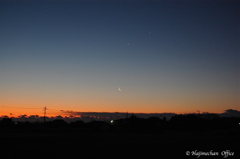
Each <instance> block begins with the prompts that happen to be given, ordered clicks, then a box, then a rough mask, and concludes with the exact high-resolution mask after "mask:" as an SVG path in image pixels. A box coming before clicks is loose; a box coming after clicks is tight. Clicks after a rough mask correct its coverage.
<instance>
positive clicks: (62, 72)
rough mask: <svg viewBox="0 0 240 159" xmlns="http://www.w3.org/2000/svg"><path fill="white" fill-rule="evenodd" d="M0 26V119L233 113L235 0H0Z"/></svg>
mask: <svg viewBox="0 0 240 159" xmlns="http://www.w3.org/2000/svg"><path fill="white" fill-rule="evenodd" d="M0 24H1V25H0V106H1V110H0V113H1V114H0V115H9V113H12V114H25V113H26V114H29V115H30V114H42V113H43V111H42V108H43V107H44V106H47V108H48V109H49V110H48V112H49V113H52V114H57V115H58V114H60V113H59V112H60V110H72V111H83V112H85V111H90V112H91V111H92V112H116V111H118V112H126V111H129V112H136V113H138V112H141V113H163V112H174V113H189V112H196V111H197V110H199V111H201V112H215V113H220V112H223V111H224V110H226V109H236V110H239V109H240V93H239V92H240V83H239V81H240V78H239V74H240V47H239V46H240V29H239V28H240V2H239V1H231V0H227V1H214V0H211V1H194V2H192V1H58V2H57V1H20V2H17V1H10V2H9V1H1V2H0ZM119 87H120V88H121V90H122V91H119V90H118V88H119ZM51 110H52V111H51Z"/></svg>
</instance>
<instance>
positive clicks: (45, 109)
mask: <svg viewBox="0 0 240 159" xmlns="http://www.w3.org/2000/svg"><path fill="white" fill-rule="evenodd" d="M43 113H44V116H43V123H45V122H46V114H47V107H46V106H45V107H44V108H43Z"/></svg>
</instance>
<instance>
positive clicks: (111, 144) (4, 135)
mask: <svg viewBox="0 0 240 159" xmlns="http://www.w3.org/2000/svg"><path fill="white" fill-rule="evenodd" d="M0 140H1V147H2V148H1V155H0V156H1V157H0V158H2V157H3V158H10V159H11V158H33V159H35V158H54V159H55V158H56V159H57V158H66V159H71V158H74V159H81V158H83V159H85V158H91V159H95V158H105V159H106V158H111V159H125V158H132V159H138V158H146V159H151V158H156V159H165V158H179V159H184V158H186V159H189V158H200V159H202V158H208V159H212V158H213V159H220V158H224V156H223V151H224V152H225V151H226V150H229V151H230V152H234V155H232V156H230V155H228V156H227V157H226V156H225V157H226V158H230V159H231V158H232V159H233V158H237V159H240V135H239V133H232V132H231V133H229V132H219V133H217V132H215V133H213V132H211V133H210V132H209V133H181V132H162V133H136V132H127V133H126V132H79V131H61V130H54V131H43V132H37V131H35V132H31V131H2V132H1V138H0ZM187 151H189V152H190V155H189V156H187V155H186V152H187ZM193 151H196V152H201V151H202V152H210V151H211V152H212V154H213V153H215V154H216V152H218V155H215V156H213V155H211V156H206V155H200V156H197V155H196V154H195V155H194V154H193ZM226 152H227V151H226Z"/></svg>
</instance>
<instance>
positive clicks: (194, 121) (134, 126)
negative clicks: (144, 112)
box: [0, 114, 240, 132]
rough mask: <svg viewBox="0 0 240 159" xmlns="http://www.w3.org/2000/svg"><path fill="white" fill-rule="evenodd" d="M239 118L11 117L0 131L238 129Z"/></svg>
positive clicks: (200, 130)
mask: <svg viewBox="0 0 240 159" xmlns="http://www.w3.org/2000/svg"><path fill="white" fill-rule="evenodd" d="M239 123H240V117H219V116H218V115H217V114H186V115H175V116H173V117H172V118H171V119H170V120H168V121H167V120H166V118H165V117H164V118H159V117H150V118H148V119H144V118H138V117H136V116H134V115H132V116H131V117H129V118H125V119H118V120H112V121H92V122H88V123H85V122H83V121H81V120H78V121H74V122H71V123H67V122H66V121H64V120H63V119H55V120H53V121H48V122H45V123H43V122H27V121H25V122H13V121H12V119H11V118H3V119H2V120H1V121H0V130H4V129H8V130H9V129H29V130H47V129H61V130H79V131H112V132H165V131H175V132H209V131H236V132H240V124H239Z"/></svg>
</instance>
